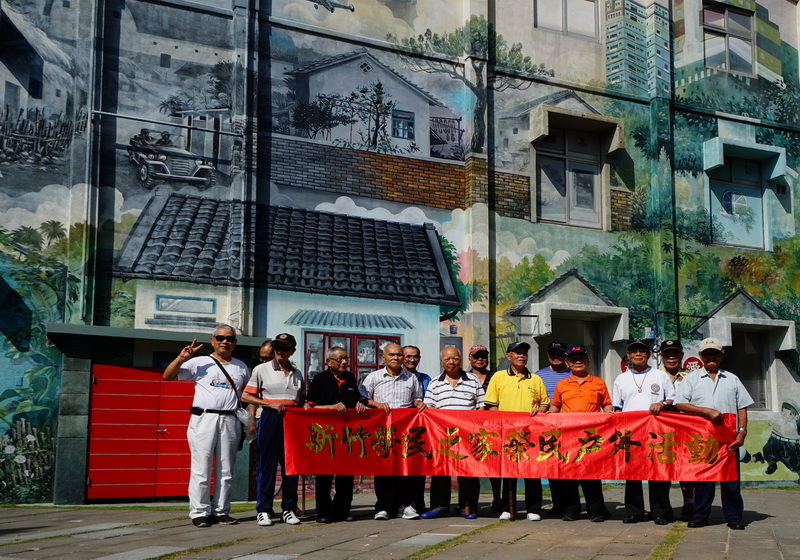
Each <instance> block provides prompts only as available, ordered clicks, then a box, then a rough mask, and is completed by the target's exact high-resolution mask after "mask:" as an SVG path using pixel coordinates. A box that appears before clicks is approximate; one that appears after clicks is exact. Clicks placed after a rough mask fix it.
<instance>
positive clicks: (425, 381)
mask: <svg viewBox="0 0 800 560" xmlns="http://www.w3.org/2000/svg"><path fill="white" fill-rule="evenodd" d="M414 375H416V376H417V380H418V381H419V388H420V389H422V396H423V397H425V391H427V390H428V385H430V384H431V376H430V375H428V374H427V373H422V372H421V371H417V372H416V373H415V374H414Z"/></svg>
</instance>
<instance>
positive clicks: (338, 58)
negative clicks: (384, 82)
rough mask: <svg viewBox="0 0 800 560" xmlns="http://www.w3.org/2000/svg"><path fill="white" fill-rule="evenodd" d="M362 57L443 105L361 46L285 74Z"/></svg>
mask: <svg viewBox="0 0 800 560" xmlns="http://www.w3.org/2000/svg"><path fill="white" fill-rule="evenodd" d="M362 57H366V58H369V59H370V60H371V61H372V62H374V63H375V64H377V65H378V66H380V67H381V68H383V69H384V70H386V71H387V72H389V73H390V74H393V75H394V76H396V77H397V78H398V79H399V80H401V81H402V82H403V83H405V84H406V85H408V86H409V87H410V88H412V89H414V90H416V91H417V93H419V94H421V95H422V96H423V97H425V98H426V99H427V100H428V103H429V104H431V105H435V106H437V107H444V104H443V103H442V102H441V101H439V100H438V99H436V98H435V97H434V96H433V94H431V93H430V92H429V91H426V90H425V89H423V88H421V87H420V86H418V85H417V84H415V83H414V82H412V81H411V80H409V79H408V78H406V77H405V76H403V75H402V74H401V73H400V72H398V71H397V70H395V69H394V68H391V67H389V66H387V65H386V64H384V63H383V62H381V61H380V60H378V59H377V58H376V57H375V56H374V55H373V54H372V53H371V52H369V50H367V49H366V48H365V47H362V48H360V49H356V50H354V51H350V52H346V53H342V54H335V55H332V56H327V57H325V58H320V59H317V60H312V61H310V62H307V63H305V64H303V65H302V66H299V67H298V68H297V69H295V70H292V71H290V72H286V74H288V75H290V76H305V75H307V74H313V73H314V72H318V71H319V70H322V69H324V68H329V67H331V66H336V65H338V64H343V63H345V62H349V61H351V60H355V59H357V58H362Z"/></svg>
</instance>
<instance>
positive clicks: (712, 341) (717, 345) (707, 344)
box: [698, 338, 724, 354]
mask: <svg viewBox="0 0 800 560" xmlns="http://www.w3.org/2000/svg"><path fill="white" fill-rule="evenodd" d="M705 350H719V351H720V352H723V351H724V350H723V349H722V343H721V342H720V341H719V340H717V339H716V338H704V339H703V340H702V341H701V342H700V349H699V350H698V352H699V353H701V354H702V353H703V352H704V351H705Z"/></svg>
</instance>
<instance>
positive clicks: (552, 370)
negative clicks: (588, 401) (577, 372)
mask: <svg viewBox="0 0 800 560" xmlns="http://www.w3.org/2000/svg"><path fill="white" fill-rule="evenodd" d="M566 351H567V345H566V343H564V342H561V341H560V340H559V341H555V342H551V343H550V344H548V345H547V360H548V361H549V362H550V365H549V366H547V367H546V368H542V369H540V370H539V371H537V372H536V375H538V376H539V377H541V378H542V381H543V382H544V386H545V388H546V389H547V396H548V397H549V398H550V401H552V400H553V391H554V390H555V388H556V385H557V384H558V382H559V381H561V380H562V379H566V378H567V377H569V374H570V371H569V367H567V363H566V361H565V359H564V358H565V352H566ZM548 483H549V484H550V499H551V500H552V502H553V507H552V508H550V511H549V512H548V515H549V516H551V517H561V516H562V515H564V507H565V504H564V502H563V500H562V497H563V496H564V491H563V490H562V489H563V487H564V483H565V481H564V480H561V479H557V478H551V479H550V480H549V481H548Z"/></svg>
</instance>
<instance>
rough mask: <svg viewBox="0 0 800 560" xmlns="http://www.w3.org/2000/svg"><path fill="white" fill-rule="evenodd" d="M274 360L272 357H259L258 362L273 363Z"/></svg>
mask: <svg viewBox="0 0 800 560" xmlns="http://www.w3.org/2000/svg"><path fill="white" fill-rule="evenodd" d="M272 360H273V358H272V356H259V357H258V361H259V362H261V363H262V364H263V363H264V362H271V361H272Z"/></svg>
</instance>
